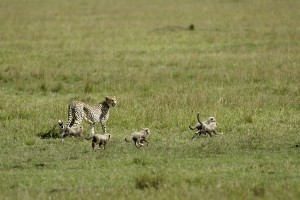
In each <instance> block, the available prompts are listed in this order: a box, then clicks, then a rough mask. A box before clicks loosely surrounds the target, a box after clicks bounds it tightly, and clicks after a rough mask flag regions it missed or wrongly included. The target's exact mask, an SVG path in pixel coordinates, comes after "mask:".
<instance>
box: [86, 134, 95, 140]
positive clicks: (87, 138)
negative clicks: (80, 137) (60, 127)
mask: <svg viewBox="0 0 300 200" xmlns="http://www.w3.org/2000/svg"><path fill="white" fill-rule="evenodd" d="M93 138H94V135H90V136H88V137H86V138H85V139H86V140H91V139H93Z"/></svg>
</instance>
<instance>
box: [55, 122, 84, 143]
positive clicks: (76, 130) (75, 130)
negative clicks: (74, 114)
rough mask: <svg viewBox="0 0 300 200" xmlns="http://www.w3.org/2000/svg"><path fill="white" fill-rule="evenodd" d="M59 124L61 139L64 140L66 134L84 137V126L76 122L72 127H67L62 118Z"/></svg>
mask: <svg viewBox="0 0 300 200" xmlns="http://www.w3.org/2000/svg"><path fill="white" fill-rule="evenodd" d="M58 124H59V126H60V128H61V131H60V137H61V141H62V142H63V141H64V137H66V136H69V135H70V136H75V137H83V136H84V135H83V126H82V125H78V124H75V125H74V126H72V127H67V126H66V125H65V124H64V123H63V122H62V121H61V120H58Z"/></svg>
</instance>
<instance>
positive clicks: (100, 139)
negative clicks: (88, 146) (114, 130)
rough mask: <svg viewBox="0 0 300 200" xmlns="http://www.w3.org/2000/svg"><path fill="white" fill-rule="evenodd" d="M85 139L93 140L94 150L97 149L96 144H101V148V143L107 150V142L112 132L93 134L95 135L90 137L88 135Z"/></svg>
mask: <svg viewBox="0 0 300 200" xmlns="http://www.w3.org/2000/svg"><path fill="white" fill-rule="evenodd" d="M85 139H86V140H92V147H93V150H95V146H96V144H98V145H99V148H98V149H99V150H100V147H101V145H103V149H104V150H105V146H106V144H107V143H108V141H109V140H110V139H111V134H104V135H100V134H93V135H90V136H89V137H86V138H85Z"/></svg>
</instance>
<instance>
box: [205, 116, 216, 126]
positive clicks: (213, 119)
mask: <svg viewBox="0 0 300 200" xmlns="http://www.w3.org/2000/svg"><path fill="white" fill-rule="evenodd" d="M212 122H216V119H215V118H214V117H209V118H208V119H207V123H208V124H210V123H212Z"/></svg>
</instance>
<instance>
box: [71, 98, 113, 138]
mask: <svg viewBox="0 0 300 200" xmlns="http://www.w3.org/2000/svg"><path fill="white" fill-rule="evenodd" d="M116 105H117V99H116V97H106V98H105V100H104V101H103V102H101V103H99V104H98V105H96V106H90V105H88V104H86V103H84V102H81V101H73V102H72V103H70V104H69V107H68V122H67V125H66V126H67V127H72V126H73V125H74V124H77V125H79V124H81V122H82V120H83V119H84V120H85V121H86V122H87V123H89V124H90V125H91V129H90V132H91V134H94V133H95V124H96V123H99V122H100V124H101V127H102V130H103V132H104V133H106V122H107V120H108V117H109V108H110V107H115V106H116Z"/></svg>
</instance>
